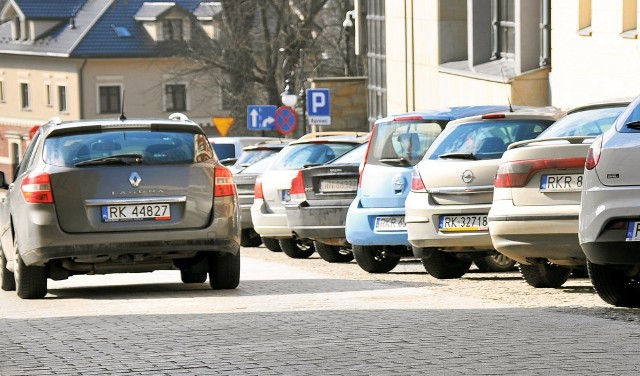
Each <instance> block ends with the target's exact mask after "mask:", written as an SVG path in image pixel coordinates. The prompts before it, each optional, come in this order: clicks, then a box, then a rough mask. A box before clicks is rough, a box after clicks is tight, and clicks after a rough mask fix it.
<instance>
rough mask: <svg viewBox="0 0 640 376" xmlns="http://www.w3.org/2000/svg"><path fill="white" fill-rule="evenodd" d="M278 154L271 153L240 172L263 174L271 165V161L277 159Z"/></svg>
mask: <svg viewBox="0 0 640 376" xmlns="http://www.w3.org/2000/svg"><path fill="white" fill-rule="evenodd" d="M277 155H278V154H277V153H276V154H271V155H269V156H267V157H265V158H263V159H261V160H259V161H257V162H255V163H254V164H252V165H251V166H249V167H247V168H245V169H244V170H242V171H241V172H239V173H240V174H261V173H263V172H264V171H265V170H266V169H267V168H268V167H269V166H270V165H271V163H273V161H274V160H275V158H276V156H277Z"/></svg>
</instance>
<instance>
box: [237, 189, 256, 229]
mask: <svg viewBox="0 0 640 376" xmlns="http://www.w3.org/2000/svg"><path fill="white" fill-rule="evenodd" d="M238 203H239V205H238V206H239V207H240V228H242V229H243V230H244V229H246V228H252V227H253V222H252V221H251V205H253V195H252V196H246V195H243V196H240V195H238Z"/></svg>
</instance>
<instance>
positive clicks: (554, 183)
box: [540, 174, 583, 192]
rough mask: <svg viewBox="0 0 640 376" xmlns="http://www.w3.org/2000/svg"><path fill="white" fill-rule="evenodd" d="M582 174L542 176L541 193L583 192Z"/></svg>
mask: <svg viewBox="0 0 640 376" xmlns="http://www.w3.org/2000/svg"><path fill="white" fill-rule="evenodd" d="M582 180H583V176H582V174H566V175H542V178H540V192H577V191H580V190H582Z"/></svg>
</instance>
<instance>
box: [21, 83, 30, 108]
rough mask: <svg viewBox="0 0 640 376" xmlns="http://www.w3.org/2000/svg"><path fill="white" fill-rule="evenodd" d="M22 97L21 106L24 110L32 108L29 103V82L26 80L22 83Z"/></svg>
mask: <svg viewBox="0 0 640 376" xmlns="http://www.w3.org/2000/svg"><path fill="white" fill-rule="evenodd" d="M20 97H21V99H22V103H21V106H22V107H21V108H22V109H23V110H28V109H29V108H31V107H30V105H29V84H28V83H26V82H22V83H20Z"/></svg>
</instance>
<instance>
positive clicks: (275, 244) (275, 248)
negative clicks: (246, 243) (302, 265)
mask: <svg viewBox="0 0 640 376" xmlns="http://www.w3.org/2000/svg"><path fill="white" fill-rule="evenodd" d="M261 240H262V244H264V246H265V247H267V249H268V250H270V251H271V252H282V248H280V242H279V241H278V239H275V238H261Z"/></svg>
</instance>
